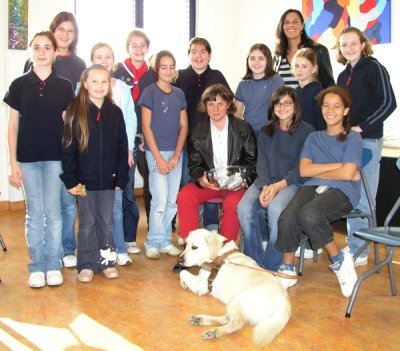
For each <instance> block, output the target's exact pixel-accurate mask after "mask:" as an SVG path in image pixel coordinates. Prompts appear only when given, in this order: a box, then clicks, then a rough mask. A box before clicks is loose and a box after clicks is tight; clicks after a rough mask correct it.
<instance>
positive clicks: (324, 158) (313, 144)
mask: <svg viewBox="0 0 400 351" xmlns="http://www.w3.org/2000/svg"><path fill="white" fill-rule="evenodd" d="M336 138H337V136H336V135H333V136H331V135H327V134H326V132H325V131H319V132H314V133H311V134H310V135H309V136H308V138H307V140H306V142H305V143H304V147H303V151H302V153H301V158H307V159H309V160H311V161H312V162H313V163H322V164H326V163H338V162H342V163H354V164H356V165H357V167H358V169H361V162H362V141H361V136H360V134H359V133H357V132H353V131H351V132H350V133H349V134H347V139H346V140H345V141H338V140H337V139H336ZM304 185H305V186H306V185H317V186H319V185H327V186H329V187H330V188H334V189H338V190H340V191H342V192H343V193H345V194H346V195H347V197H348V198H349V200H350V202H351V203H352V205H353V208H355V207H356V206H357V204H358V201H359V200H360V189H361V181H358V182H352V181H348V180H329V179H320V178H309V179H308V180H307V181H306V182H305V183H304Z"/></svg>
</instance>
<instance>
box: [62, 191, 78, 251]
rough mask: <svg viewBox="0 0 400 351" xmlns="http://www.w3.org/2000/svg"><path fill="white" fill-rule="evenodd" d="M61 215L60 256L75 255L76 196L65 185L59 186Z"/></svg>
mask: <svg viewBox="0 0 400 351" xmlns="http://www.w3.org/2000/svg"><path fill="white" fill-rule="evenodd" d="M61 215H62V256H67V255H75V250H76V238H75V217H76V196H75V195H71V194H70V193H69V192H68V191H67V188H66V187H65V185H64V184H63V185H62V188H61Z"/></svg>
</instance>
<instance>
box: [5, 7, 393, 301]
mask: <svg viewBox="0 0 400 351" xmlns="http://www.w3.org/2000/svg"><path fill="white" fill-rule="evenodd" d="M289 27H290V28H292V27H293V28H294V29H295V30H289V29H290V28H289ZM278 28H280V29H281V30H280V31H277V34H278V33H281V34H280V35H281V36H287V39H288V40H287V41H286V42H289V46H290V43H297V44H296V45H297V48H296V50H295V51H293V47H292V46H291V47H290V48H289V47H286V49H285V50H286V51H285V50H284V48H283V47H282V45H280V46H279V50H280V51H279V52H280V53H281V56H278V55H276V58H275V61H276V59H277V58H278V60H279V62H280V63H282V62H284V64H285V65H289V66H290V67H291V71H290V74H289V75H290V77H291V78H290V77H288V71H286V73H285V75H286V76H285V77H286V78H285V79H282V77H281V76H280V75H279V74H278V73H277V72H280V70H279V69H278V70H277V71H275V69H274V59H273V58H272V54H271V51H270V50H269V48H268V47H267V46H266V45H264V44H255V45H253V46H252V47H251V48H250V50H249V54H248V56H247V58H246V74H245V76H244V77H243V80H242V81H241V82H240V83H239V85H238V88H237V91H236V94H235V96H234V97H235V99H234V101H233V94H232V93H231V91H230V88H229V86H228V83H227V82H226V79H225V78H224V77H223V75H222V73H221V72H219V71H217V70H212V69H211V68H210V66H209V61H210V58H211V47H210V45H209V43H208V41H207V40H205V39H203V38H194V39H193V40H192V41H191V42H190V44H189V51H188V55H189V60H190V66H189V68H187V69H185V70H181V71H180V72H179V77H178V79H177V81H176V82H175V83H173V82H174V81H175V78H176V76H177V71H176V67H175V66H176V63H175V58H174V56H173V55H172V54H171V53H170V52H169V51H166V50H163V51H161V52H159V53H158V54H157V55H156V56H155V59H154V67H149V66H148V65H147V64H146V61H145V59H146V54H147V53H148V50H149V45H150V41H149V39H148V38H147V36H146V35H145V34H144V32H143V31H141V30H138V29H135V30H134V31H132V32H131V33H130V34H129V36H128V39H127V42H126V49H127V52H128V53H129V58H128V59H126V60H125V61H124V62H121V63H119V64H118V65H116V64H115V59H114V53H113V50H112V48H111V47H110V46H109V45H108V44H106V43H98V44H96V45H95V46H94V47H93V49H92V51H91V61H92V64H93V65H92V66H91V67H89V68H88V69H85V66H84V64H83V63H82V61H81V59H79V58H78V57H77V56H76V54H75V50H76V43H77V39H78V28H77V25H76V22H75V19H74V17H73V15H72V14H69V13H66V12H63V13H60V14H59V15H57V16H56V18H55V20H54V21H53V23H52V25H51V26H50V31H46V32H40V33H37V34H36V35H35V36H34V37H33V39H32V41H31V44H30V47H31V49H32V59H31V60H30V62H29V63H27V65H26V67H25V71H27V73H26V74H25V75H23V76H21V77H19V78H17V79H16V80H15V81H13V82H12V84H11V85H10V88H9V90H8V92H7V94H6V96H5V98H4V101H5V102H6V103H7V104H8V105H9V107H10V114H9V115H10V117H9V129H8V142H9V152H10V166H11V180H12V181H13V183H15V184H16V185H17V186H23V190H24V193H25V201H26V212H27V220H26V237H27V241H28V251H29V256H30V258H31V261H32V263H30V264H29V271H30V276H29V286H31V287H33V288H38V287H42V286H45V285H46V284H47V285H60V284H62V283H63V278H62V274H61V262H62V263H63V264H64V266H65V267H73V266H75V265H76V266H77V269H78V272H79V274H78V281H80V282H90V281H91V280H92V279H93V275H94V273H96V272H98V271H101V272H103V274H104V275H105V276H106V277H107V278H116V277H117V276H118V271H117V269H116V268H115V263H118V264H120V265H125V264H129V263H131V262H132V260H131V259H130V257H129V256H128V253H139V252H140V249H139V248H138V247H137V246H136V233H137V226H138V219H139V211H138V207H137V204H136V200H135V197H134V192H133V190H134V180H135V177H134V173H135V167H136V164H137V165H138V167H139V166H140V170H141V173H142V175H143V176H144V180H145V183H146V182H147V181H148V188H149V194H148V195H147V196H145V197H146V199H145V202H146V212H147V213H148V225H149V229H148V234H147V241H146V242H145V250H146V256H147V257H148V258H159V257H160V253H167V254H169V255H172V256H177V255H179V254H180V252H181V250H180V249H179V248H177V247H175V246H174V245H173V243H172V227H171V223H172V221H173V218H174V216H175V215H176V213H177V204H176V199H177V195H178V192H179V189H180V187H181V186H184V185H185V184H187V183H188V182H189V180H190V177H191V178H192V181H193V182H194V183H195V184H196V185H197V187H196V186H195V185H194V184H191V185H190V186H191V187H194V188H190V189H189V187H186V188H184V189H183V190H182V195H181V194H180V201H178V205H179V203H180V202H181V203H182V204H183V205H182V206H184V208H183V207H182V208H178V211H179V213H180V214H183V217H184V218H180V222H181V223H182V226H183V228H185V230H183V232H182V233H181V234H182V236H183V237H185V236H186V235H187V232H188V231H189V230H191V229H194V228H192V227H193V226H196V225H197V222H196V220H193V219H194V218H195V217H194V216H191V215H189V216H185V215H184V214H185V213H186V212H185V211H187V210H188V209H189V207H190V206H189V205H185V202H184V201H183V199H184V194H186V193H187V192H188V191H189V193H190V196H194V194H195V193H196V194H197V193H198V192H199V191H198V190H196V189H197V188H200V189H199V190H204V188H210V189H211V190H213V191H219V189H214V188H212V186H211V185H210V184H209V182H208V181H207V179H203V178H204V175H203V173H202V174H201V175H200V174H199V175H197V176H196V174H197V173H196V170H198V169H200V168H201V167H203V168H204V171H208V170H209V169H206V168H210V165H213V164H214V165H215V164H216V163H218V164H227V162H228V163H229V162H231V161H232V162H233V163H234V162H236V161H238V160H240V162H247V161H249V160H250V159H251V160H250V161H249V165H251V167H256V172H254V175H255V173H256V174H257V177H256V178H255V176H254V177H250V178H249V179H248V181H247V182H246V181H245V182H244V183H243V184H241V186H240V189H235V190H236V191H237V192H236V195H235V196H234V197H232V198H235V206H234V207H235V209H234V212H236V204H237V218H236V213H234V214H233V216H234V217H235V218H233V219H232V213H230V211H229V210H228V205H223V207H225V208H226V213H229V215H228V214H227V216H229V220H228V221H225V223H228V222H229V225H226V226H225V228H230V229H229V230H228V232H229V231H235V233H233V232H232V233H231V232H229V233H227V234H226V236H227V237H229V238H231V239H232V238H236V236H237V232H238V231H239V226H238V225H237V226H232V224H234V223H236V222H237V223H238V224H240V227H241V228H242V230H243V250H244V253H245V254H247V255H249V256H251V257H252V258H253V259H255V260H256V262H257V263H258V264H259V265H260V266H261V267H264V268H266V269H269V270H273V271H280V272H281V273H282V276H286V277H289V278H291V279H286V278H282V283H283V285H284V286H285V287H286V288H287V287H289V286H292V285H294V284H295V283H296V279H294V278H295V275H296V272H295V268H294V257H295V251H296V250H297V248H298V246H299V242H300V240H301V239H302V237H303V232H304V233H306V234H307V235H308V237H309V240H310V245H311V247H312V248H314V249H320V248H325V249H326V250H327V251H328V253H329V256H330V258H331V260H332V262H333V263H332V265H331V266H330V268H331V269H332V271H333V272H335V273H336V275H337V278H338V280H339V283H340V285H341V288H342V293H343V295H345V296H349V295H350V293H351V290H352V287H353V285H354V283H355V280H356V273H355V270H354V263H353V260H352V254H354V253H355V252H356V251H357V248H358V247H360V246H361V245H360V244H359V243H358V242H357V240H356V239H355V238H354V237H353V236H352V235H351V234H352V233H354V231H355V230H356V229H358V227H357V225H358V226H360V225H361V226H363V225H364V224H363V223H358V224H357V223H354V224H353V225H352V232H351V233H349V248H348V249H344V250H342V251H341V250H339V249H338V248H337V246H336V244H335V242H334V240H333V232H332V229H331V227H330V223H331V222H333V221H335V220H337V219H339V218H341V217H342V216H343V215H344V214H346V213H347V212H349V211H351V210H352V209H353V208H355V207H360V206H365V205H364V202H365V201H364V200H363V197H364V196H365V195H364V193H363V192H361V183H360V176H359V170H360V168H361V166H362V165H361V154H362V149H363V147H364V148H369V149H371V150H372V153H373V160H372V161H370V163H369V167H370V168H369V169H370V171H371V172H369V171H368V172H367V176H368V177H369V179H368V181H369V184H370V186H371V188H372V193H373V195H374V196H375V195H376V189H377V182H378V181H377V176H378V175H379V169H378V171H377V167H378V166H379V159H380V152H381V147H382V133H383V121H384V120H385V119H386V118H387V117H388V116H389V115H390V114H391V113H392V112H393V110H394V109H395V108H396V101H395V98H394V94H393V90H392V88H391V85H390V79H389V76H388V74H387V72H386V70H385V68H384V67H383V66H382V65H381V64H379V62H378V61H377V60H376V59H374V58H372V57H371V54H372V49H371V45H370V43H369V41H368V39H367V38H366V36H365V35H364V34H363V33H362V32H361V31H359V30H358V29H356V28H354V27H349V28H346V29H345V30H343V31H342V32H341V34H340V35H339V38H338V61H339V62H341V63H343V64H347V67H346V69H345V70H344V71H343V72H342V73H341V74H340V75H339V77H338V81H337V83H338V85H337V86H331V87H329V88H326V89H324V87H323V85H322V84H321V83H320V82H319V81H318V79H317V78H318V75H319V72H320V71H321V64H322V63H321V62H320V61H319V60H318V50H320V49H318V50H316V49H315V47H313V46H312V45H311V44H310V45H308V46H310V47H308V46H307V45H301V40H303V39H304V38H303V39H302V37H301V36H304V20H303V18H302V16H301V14H299V13H298V11H296V10H288V11H286V12H285V14H284V15H283V16H282V18H281V21H280V25H278ZM293 33H297V34H296V35H297V37H296V36H294V35H295V34H293ZM289 36H291V37H290V38H289ZM289 39H290V40H289ZM278 42H279V40H278ZM276 52H277V51H276ZM276 52H275V53H276ZM280 63H279V64H278V66H276V62H275V66H276V67H280V66H279V65H280ZM329 67H330V64H329ZM324 70H326V67H325V68H324V69H322V71H324ZM68 72H73V74H71V73H68ZM79 76H81V78H80V79H79V82H78V78H77V77H79ZM325 80H326V79H325ZM328 80H329V79H328ZM289 81H290V82H292V81H296V82H298V86H297V88H296V89H293V88H291V87H289V86H285V83H286V84H287V82H289ZM215 84H217V85H215ZM221 84H222V85H221ZM207 88H209V89H207ZM206 89H207V90H206ZM74 91H76V96H75V97H74ZM203 93H204V94H203ZM202 94H203V96H202ZM231 96H232V98H231ZM199 103H202V104H203V111H202V112H203V113H204V114H205V115H206V116H207V115H208V116H209V117H210V119H211V125H210V123H208V124H205V123H204V116H203V115H201V114H199V112H198V111H197V106H198V105H199ZM228 115H229V118H228ZM350 115H351V117H350ZM239 119H244V120H245V121H247V122H248V124H249V127H248V128H247V127H246V126H245V125H242V122H240V123H239V124H238V122H236V121H237V120H239ZM268 120H269V121H268ZM200 121H203V122H202V123H199V122H200ZM213 126H214V127H213ZM201 128H203V129H204V128H206V129H207V130H210V134H209V137H207V138H208V140H209V141H204V140H202V141H201V142H200V141H198V140H201V137H204V136H205V135H207V133H208V132H207V130H205V131H203V129H201ZM210 128H211V129H210ZM213 128H216V129H215V130H214V129H213ZM232 128H238V129H237V131H236V130H235V129H232ZM247 129H249V131H250V132H249V133H247ZM244 130H246V132H245V131H244ZM314 131H315V132H314ZM188 133H189V136H190V138H188V140H189V145H187V143H186V140H187V137H188ZM245 134H246V137H244V135H245ZM232 135H237V136H236V137H233V136H232ZM255 136H256V137H257V148H256V147H255V141H254V140H255ZM219 137H221V138H222V139H221V140H223V143H226V145H225V146H223V147H222V148H221V149H220V150H226V152H227V155H223V154H222V153H221V152H219V151H217V150H219V149H218V148H217V147H214V145H213V143H215V142H216V140H217V139H218V138H219ZM196 138H197V139H196ZM199 138H200V139H199ZM235 138H238V139H235ZM243 138H246V139H243ZM247 138H248V139H247ZM203 139H204V138H203ZM231 140H237V142H236V143H235V147H233V146H232V144H231V143H232V141H231ZM196 143H198V144H196ZM201 143H205V144H201ZM207 143H208V144H207ZM209 143H211V144H209ZM238 143H239V144H240V145H242V143H243V145H244V144H246V143H248V144H247V145H246V146H243V149H242V150H240V149H238V157H237V159H236V158H235V160H233V159H231V158H232V157H233V156H232V152H233V151H232V150H233V149H235V148H238V147H239V146H238V145H239V144H238ZM250 144H254V152H255V150H256V149H257V150H258V155H257V158H256V166H255V155H256V154H254V160H253V159H252V157H253V156H251V155H252V153H253V146H252V145H250ZM202 145H203V146H202ZM209 145H211V146H209ZM204 150H208V151H204ZM235 150H236V149H235ZM249 150H250V151H249ZM196 152H197V153H196ZM204 153H205V154H207V155H205V156H204ZM245 153H246V154H247V156H248V157H247V156H246V157H247V158H246V157H243V155H244V154H245ZM213 154H214V155H213ZM210 155H211V159H210V160H209V162H208V161H206V160H205V159H204V157H205V158H207V157H209V156H210ZM240 155H241V156H240ZM202 157H203V158H202ZM221 158H222V160H223V161H221ZM144 160H145V162H143V161H144ZM246 160H247V161H246ZM253 161H254V162H253ZM238 162H239V161H238ZM199 166H201V167H200V168H199ZM196 167H197V168H196ZM203 168H202V169H203ZM189 169H190V175H189ZM202 172H203V171H202ZM254 178H255V180H254ZM181 179H182V181H181ZM247 188H248V189H247ZM185 189H186V190H185ZM188 189H189V190H188ZM246 189H247V190H246ZM238 190H240V191H238ZM199 194H200V193H199ZM202 194H203V193H202ZM213 194H214V193H213ZM196 196H197V195H196ZM199 196H200V195H199ZM207 196H208V195H207ZM221 196H223V198H224V200H226V199H229V198H230V196H227V194H226V192H224V193H223V195H221ZM360 196H361V201H360V202H359V199H360ZM76 198H77V199H78V200H77V202H78V208H79V232H78V236H77V237H78V244H77V248H78V250H77V259H76V257H75V254H74V252H75V249H76V243H75V233H74V221H75V211H76V210H75V207H76ZM206 200H207V199H206V198H205V197H204V201H203V200H202V201H199V203H198V204H197V206H198V205H200V204H201V203H202V202H205V201H206ZM363 201H364V202H363ZM367 210H368V208H367ZM214 215H215V209H212V208H211V209H210V215H209V216H210V217H213V216H214ZM192 217H193V218H192ZM188 218H191V219H192V220H191V222H190V223H188V222H187V221H188V220H189V219H188ZM185 221H186V222H185ZM215 221H216V219H214V218H210V223H213V222H214V223H215ZM235 221H236V222H235ZM192 222H193V223H194V224H193V223H192ZM206 224H208V223H206ZM263 241H264V242H266V244H267V246H266V248H265V247H263ZM367 255H368V252H365V253H363V254H362V255H361V256H360V258H358V260H360V261H359V262H358V263H359V264H365V263H366V259H367ZM364 262H365V263H364ZM355 264H356V265H357V261H356V262H355Z"/></svg>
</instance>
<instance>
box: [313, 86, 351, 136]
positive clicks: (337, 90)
mask: <svg viewBox="0 0 400 351" xmlns="http://www.w3.org/2000/svg"><path fill="white" fill-rule="evenodd" d="M327 94H335V95H337V96H339V97H340V99H341V100H342V102H343V105H344V107H345V108H349V113H348V114H347V115H346V116H344V117H343V122H342V124H343V127H344V131H343V132H341V133H340V134H339V135H338V136H337V140H339V141H345V140H346V139H347V134H348V133H349V132H350V129H351V119H350V114H351V107H352V105H353V103H352V101H351V96H350V92H349V91H348V90H347V89H345V88H342V87H340V86H338V85H332V86H330V87H328V88H326V89H324V90H322V91H320V92H319V93H318V95H317V96H316V97H315V100H317V102H318V104H319V105H320V106H321V108H322V105H323V104H324V98H325V96H326V95H327Z"/></svg>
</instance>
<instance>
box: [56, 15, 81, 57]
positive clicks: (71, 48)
mask: <svg viewBox="0 0 400 351" xmlns="http://www.w3.org/2000/svg"><path fill="white" fill-rule="evenodd" d="M63 22H71V23H72V25H73V26H74V31H75V35H74V40H73V41H72V43H71V45H70V46H69V48H68V50H69V51H71V52H72V53H74V54H75V53H76V46H77V45H78V38H79V29H78V24H77V23H76V19H75V16H74V15H73V14H72V13H71V12H66V11H63V12H60V13H59V14H58V15H56V17H54V18H53V21H52V22H51V23H50V27H49V28H50V30H51V32H52V33H54V32H55V31H56V29H57V27H58V26H59V25H60V24H61V23H63Z"/></svg>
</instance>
